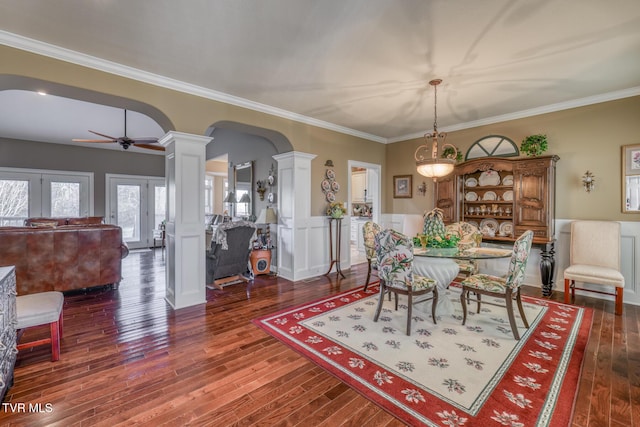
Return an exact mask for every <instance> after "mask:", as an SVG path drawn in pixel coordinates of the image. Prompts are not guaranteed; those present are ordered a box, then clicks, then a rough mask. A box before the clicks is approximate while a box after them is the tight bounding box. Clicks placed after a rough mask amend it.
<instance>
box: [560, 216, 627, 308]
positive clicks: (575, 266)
mask: <svg viewBox="0 0 640 427" xmlns="http://www.w3.org/2000/svg"><path fill="white" fill-rule="evenodd" d="M575 282H582V283H593V284H600V285H606V286H613V287H614V289H615V292H614V293H609V292H602V291H599V290H594V289H585V288H578V287H576V284H575ZM576 289H579V290H582V291H588V292H598V293H603V294H607V295H614V296H615V298H616V308H615V310H616V314H617V315H621V314H622V294H623V293H624V276H623V275H622V273H621V272H620V223H619V222H614V221H573V222H572V223H571V245H570V250H569V267H567V269H565V270H564V302H565V303H566V304H569V302H570V299H569V291H571V299H573V298H575V296H576Z"/></svg>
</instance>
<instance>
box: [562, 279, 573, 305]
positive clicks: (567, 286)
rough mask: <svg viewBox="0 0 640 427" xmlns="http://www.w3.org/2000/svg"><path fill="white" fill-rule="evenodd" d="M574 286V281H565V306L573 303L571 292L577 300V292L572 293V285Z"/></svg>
mask: <svg viewBox="0 0 640 427" xmlns="http://www.w3.org/2000/svg"><path fill="white" fill-rule="evenodd" d="M572 284H573V280H570V279H564V303H565V304H570V303H571V298H570V296H569V292H571V294H572V295H573V297H574V298H575V290H574V291H573V292H572V289H571V285H572Z"/></svg>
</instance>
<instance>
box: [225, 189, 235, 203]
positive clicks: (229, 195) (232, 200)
mask: <svg viewBox="0 0 640 427" xmlns="http://www.w3.org/2000/svg"><path fill="white" fill-rule="evenodd" d="M223 203H238V201H237V200H236V193H234V192H233V191H229V192H228V193H227V197H225V198H224V200H223Z"/></svg>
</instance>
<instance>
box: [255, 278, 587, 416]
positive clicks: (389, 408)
mask: <svg viewBox="0 0 640 427" xmlns="http://www.w3.org/2000/svg"><path fill="white" fill-rule="evenodd" d="M452 285H454V286H455V285H457V283H455V282H452ZM368 286H369V287H373V288H374V289H375V287H377V286H378V282H377V281H376V282H373V283H370V284H369V285H368ZM358 292H362V293H364V286H358V287H356V288H353V289H349V290H345V291H341V292H338V293H336V294H332V295H327V296H324V297H321V298H317V299H314V300H311V301H308V302H304V303H299V304H294V305H291V306H288V307H286V308H283V309H280V310H277V311H275V312H273V313H270V314H267V315H263V316H260V317H257V318H255V319H252V320H251V322H252V323H253V324H254V325H256V326H257V327H258V328H259V329H261V330H263V331H264V332H265V333H267V334H268V335H270V336H272V337H273V338H274V339H276V340H278V341H280V342H281V343H282V344H283V345H285V346H287V347H288V348H291V349H293V350H294V351H295V352H296V353H298V354H300V355H301V356H302V357H304V358H306V359H308V360H310V361H311V362H312V363H314V364H316V365H317V366H319V367H321V368H322V369H323V370H324V371H325V372H327V373H328V374H330V375H332V376H334V377H335V378H337V379H339V380H340V381H342V382H344V383H345V384H346V385H347V386H349V387H350V388H352V389H354V390H355V391H356V392H358V393H359V394H361V395H362V396H363V397H364V398H365V399H367V400H370V401H373V402H374V403H376V404H377V405H378V406H379V407H380V408H381V409H383V410H384V411H386V412H388V413H390V414H391V415H393V416H394V417H397V418H398V419H400V420H402V421H403V422H406V423H408V424H412V425H415V424H416V423H420V424H422V423H421V421H420V420H418V419H416V418H415V417H414V416H412V415H411V414H410V413H409V412H407V411H405V410H402V409H401V408H398V407H397V406H395V405H389V402H388V401H387V400H385V399H383V398H382V396H380V395H379V394H378V393H371V391H370V390H369V388H368V387H367V386H366V385H364V384H362V383H361V382H359V381H354V378H353V376H351V375H349V374H348V373H345V372H343V371H342V370H341V369H337V368H335V367H334V366H332V368H333V370H329V369H328V368H327V366H326V365H330V364H329V363H328V362H327V361H326V360H324V359H320V358H319V357H317V356H315V355H314V354H312V353H310V352H309V351H308V350H306V349H304V348H302V347H301V346H300V345H299V344H298V343H297V342H294V341H290V340H287V341H286V343H285V342H284V341H283V339H282V338H280V337H278V335H277V333H278V332H277V331H276V330H272V329H270V328H268V327H265V326H264V325H263V324H262V321H263V320H264V319H266V318H272V317H275V316H278V315H281V314H282V313H285V312H289V311H291V310H292V309H301V308H304V307H307V306H309V305H316V304H319V303H321V302H323V301H327V300H332V299H336V298H340V297H341V296H343V295H351V294H355V293H358ZM377 293H378V292H377V291H376V292H367V293H365V296H366V297H369V296H372V294H377ZM523 300H524V301H527V300H535V301H540V302H542V305H547V306H549V305H550V304H553V305H557V306H574V307H576V308H579V309H582V310H583V319H582V321H581V324H580V327H579V331H578V337H577V338H576V341H575V343H574V347H573V349H572V357H571V360H570V361H569V363H568V364H567V372H566V374H565V377H564V379H563V381H562V385H561V387H560V391H559V392H558V395H557V399H556V402H562V401H563V400H564V399H566V400H567V401H570V402H572V404H571V405H567V406H562V405H554V407H553V408H554V409H553V420H552V421H553V425H569V424H570V422H571V419H572V417H573V413H574V410H575V406H576V403H577V397H578V388H579V379H580V377H581V376H582V371H583V369H584V364H585V353H586V351H587V348H588V344H589V338H590V335H591V329H592V326H593V309H591V308H590V307H584V306H576V305H573V304H565V303H563V302H558V301H553V300H549V299H546V298H541V297H535V296H525V295H523ZM537 304H540V303H537ZM585 330H586V331H585ZM585 332H586V333H585ZM578 349H581V350H578ZM578 355H580V366H579V367H577V369H573V370H572V369H570V368H571V367H575V364H576V363H575V362H572V361H573V360H575V359H577V357H575V356H578ZM572 384H575V386H571V387H570V385H572ZM572 390H575V391H572ZM567 393H574V396H573V398H570V397H569V396H567ZM538 419H539V416H538Z"/></svg>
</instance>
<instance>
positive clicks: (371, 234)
mask: <svg viewBox="0 0 640 427" xmlns="http://www.w3.org/2000/svg"><path fill="white" fill-rule="evenodd" d="M381 230H382V229H381V228H380V226H379V225H378V224H376V223H375V222H373V221H367V222H365V223H364V226H363V227H362V237H363V240H364V251H365V254H366V255H367V259H371V260H373V259H375V257H376V235H377V234H378V233H379V232H380V231H381Z"/></svg>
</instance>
